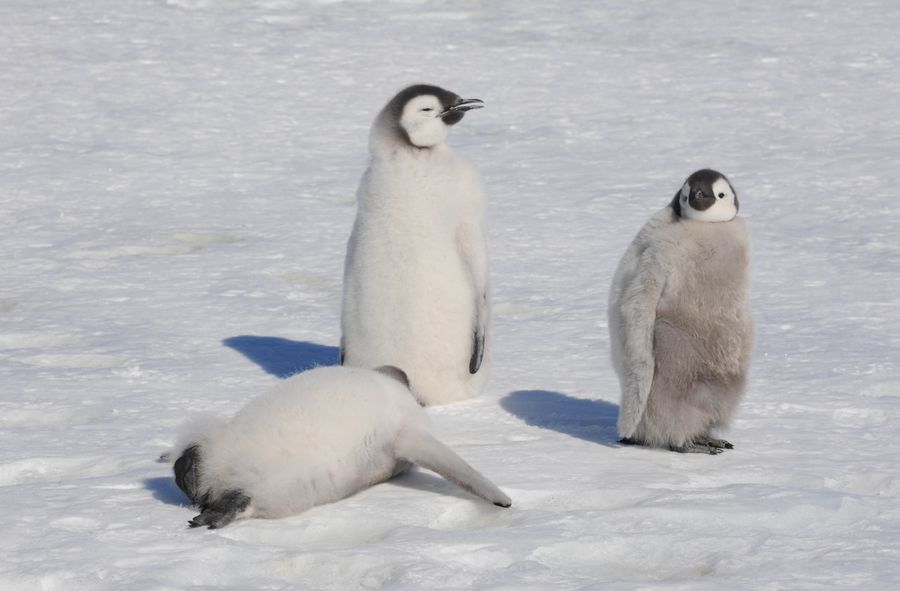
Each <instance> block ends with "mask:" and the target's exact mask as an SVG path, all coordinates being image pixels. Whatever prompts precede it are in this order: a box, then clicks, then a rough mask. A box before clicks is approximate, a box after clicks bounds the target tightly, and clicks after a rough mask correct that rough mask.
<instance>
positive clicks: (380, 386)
mask: <svg viewBox="0 0 900 591" xmlns="http://www.w3.org/2000/svg"><path fill="white" fill-rule="evenodd" d="M176 449H177V450H179V453H178V456H179V457H178V459H177V460H176V461H175V466H174V472H175V482H176V484H177V485H178V487H179V488H180V489H181V490H182V491H184V493H185V494H186V495H187V496H188V498H190V500H191V502H192V503H193V504H194V505H197V506H198V507H199V508H200V511H201V513H200V515H197V516H196V517H194V518H193V519H192V520H191V521H190V525H191V527H198V526H203V525H206V526H209V527H210V528H218V527H222V526H225V525H227V524H228V523H230V522H231V521H232V520H234V519H235V518H245V517H283V516H287V515H293V514H296V513H300V512H302V511H305V510H306V509H309V508H310V507H313V506H315V505H321V504H324V503H331V502H333V501H337V500H339V499H343V498H344V497H348V496H350V495H352V494H354V493H356V492H358V491H360V490H362V489H364V488H367V487H369V486H372V485H374V484H377V483H379V482H383V481H385V480H387V479H389V478H391V477H392V476H395V475H397V474H400V473H402V472H404V471H406V470H407V469H408V468H409V467H410V465H411V464H419V465H421V466H423V467H425V468H428V469H429V470H433V471H435V472H437V473H438V474H440V475H441V476H443V477H444V478H446V479H447V480H449V481H451V482H453V483H454V484H456V485H458V486H460V487H462V488H464V489H465V490H467V491H469V492H471V493H472V494H474V495H477V496H479V497H481V498H483V499H485V500H487V501H489V502H491V503H493V504H495V505H498V506H500V507H509V506H510V504H511V501H510V499H509V497H508V496H506V495H505V494H504V493H503V492H502V491H501V490H500V489H499V488H497V487H496V486H494V484H492V483H491V482H490V481H489V480H488V479H487V478H485V477H484V476H482V475H481V474H480V473H479V472H477V471H476V470H475V469H474V468H472V467H471V466H470V465H469V464H467V463H466V462H465V461H464V460H463V459H462V458H460V457H459V456H458V455H456V454H455V453H454V452H453V451H452V450H451V449H450V448H449V447H447V446H446V445H444V444H443V443H441V442H440V441H438V440H437V439H435V438H434V436H432V435H431V434H430V433H429V423H428V418H427V416H426V415H425V411H424V410H423V409H422V408H421V407H420V406H419V405H418V404H417V403H416V401H415V399H414V398H413V397H412V396H411V395H410V392H409V389H408V388H407V386H406V375H405V374H404V373H403V372H402V371H401V370H399V369H397V368H395V367H381V368H378V369H377V370H375V371H372V370H368V369H361V368H349V367H320V368H316V369H312V370H309V371H306V372H304V373H301V374H298V375H296V376H294V377H291V378H288V379H287V380H285V381H283V382H282V383H281V384H279V385H278V386H277V387H276V388H275V389H273V390H272V391H270V392H269V393H268V394H265V395H263V396H260V397H259V398H256V399H255V400H252V401H251V402H250V403H249V404H247V406H245V407H244V408H243V409H241V410H240V411H239V412H238V413H237V415H235V417H234V418H233V419H232V420H231V421H230V422H227V423H225V422H209V421H207V422H206V423H205V424H194V425H192V426H190V427H189V428H188V429H187V430H186V432H185V433H184V434H183V436H182V437H181V445H179V446H178V447H177V448H176Z"/></svg>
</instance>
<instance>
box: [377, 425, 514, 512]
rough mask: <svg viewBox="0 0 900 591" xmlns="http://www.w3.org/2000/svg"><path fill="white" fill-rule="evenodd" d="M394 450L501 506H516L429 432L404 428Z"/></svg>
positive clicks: (401, 456)
mask: <svg viewBox="0 0 900 591" xmlns="http://www.w3.org/2000/svg"><path fill="white" fill-rule="evenodd" d="M394 452H395V453H396V455H397V456H398V458H400V459H402V460H406V461H408V462H412V463H414V464H418V465H419V466H422V467H423V468H427V469H429V470H431V471H433V472H436V473H438V474H440V475H441V476H443V477H444V478H446V479H447V480H448V481H450V482H452V483H453V484H455V485H457V486H458V487H460V488H462V489H465V490H467V491H469V492H470V493H472V494H473V495H475V496H477V497H481V498H482V499H484V500H486V501H488V502H490V503H493V504H494V505H497V506H498V507H509V506H510V505H512V500H510V498H509V497H508V496H507V495H506V493H504V492H503V491H502V490H500V489H499V488H497V485H495V484H494V483H493V482H491V481H490V480H488V479H487V478H485V477H484V476H483V475H482V474H481V473H480V472H478V470H476V469H475V468H473V467H472V466H470V465H469V464H468V463H467V462H466V461H465V460H463V459H462V458H461V457H459V456H458V455H457V454H456V452H454V451H453V450H452V449H450V448H449V447H447V446H446V445H444V444H443V443H441V442H440V441H438V440H437V439H436V438H435V437H434V436H433V435H432V434H431V433H428V432H427V431H424V430H422V429H411V430H406V431H403V432H402V433H401V434H400V436H399V437H398V438H397V442H396V443H395V444H394Z"/></svg>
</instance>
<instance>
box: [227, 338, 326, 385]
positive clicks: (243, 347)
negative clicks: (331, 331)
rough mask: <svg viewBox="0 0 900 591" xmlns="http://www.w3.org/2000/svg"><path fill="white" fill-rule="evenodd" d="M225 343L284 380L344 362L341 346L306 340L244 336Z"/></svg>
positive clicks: (230, 339)
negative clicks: (320, 367)
mask: <svg viewBox="0 0 900 591" xmlns="http://www.w3.org/2000/svg"><path fill="white" fill-rule="evenodd" d="M222 344H223V345H225V346H226V347H229V348H231V349H234V350H235V351H237V352H238V353H240V354H242V355H243V356H244V357H246V358H247V359H249V360H250V361H252V362H253V363H255V364H257V365H258V366H260V367H261V368H263V369H264V370H265V371H266V372H267V373H270V374H272V375H273V376H275V377H278V378H282V379H283V378H288V377H290V376H292V375H294V374H296V373H300V372H303V371H306V370H308V369H312V368H314V367H318V366H320V365H338V364H339V363H340V361H341V352H340V349H339V348H338V347H329V346H327V345H319V344H318V343H310V342H307V341H291V340H288V339H282V338H279V337H259V336H252V335H242V336H237V337H229V338H227V339H225V340H223V341H222Z"/></svg>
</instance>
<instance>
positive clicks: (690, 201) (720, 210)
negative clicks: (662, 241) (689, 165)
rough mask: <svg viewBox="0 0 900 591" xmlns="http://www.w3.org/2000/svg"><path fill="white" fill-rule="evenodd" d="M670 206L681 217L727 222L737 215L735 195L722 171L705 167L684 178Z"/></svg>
mask: <svg viewBox="0 0 900 591" xmlns="http://www.w3.org/2000/svg"><path fill="white" fill-rule="evenodd" d="M671 206H672V209H673V210H675V215H676V216H678V217H680V218H688V219H692V220H697V221H701V222H730V221H731V220H733V219H734V217H735V216H736V215H737V212H738V198H737V193H735V192H734V187H732V186H731V183H730V182H728V179H727V178H725V175H724V174H722V173H721V172H718V171H715V170H711V169H709V168H704V169H703V170H698V171H697V172H695V173H694V174H692V175H691V176H689V177H688V178H687V180H686V181H684V185H682V187H681V190H680V191H678V192H677V193H676V194H675V198H674V199H672V203H671Z"/></svg>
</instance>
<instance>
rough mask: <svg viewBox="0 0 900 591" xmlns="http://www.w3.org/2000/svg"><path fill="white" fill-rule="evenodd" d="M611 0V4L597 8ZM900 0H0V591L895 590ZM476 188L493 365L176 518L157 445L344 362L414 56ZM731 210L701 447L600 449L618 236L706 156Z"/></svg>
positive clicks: (614, 396) (608, 430) (414, 77)
mask: <svg viewBox="0 0 900 591" xmlns="http://www.w3.org/2000/svg"><path fill="white" fill-rule="evenodd" d="M606 4H609V5H606ZM898 29H900V6H898V4H897V3H896V2H893V1H891V0H877V1H876V0H873V1H861V2H841V1H838V0H826V1H819V2H816V1H813V0H793V1H791V2H757V3H749V2H716V3H713V2H708V3H706V2H700V1H699V0H688V1H685V2H678V3H675V2H666V1H663V0H648V1H644V2H630V3H625V2H622V3H592V2H570V3H544V2H538V1H536V0H497V1H492V2H474V1H471V2H467V1H462V0H440V1H433V2H432V1H420V2H415V1H410V2H399V1H398V2H391V3H380V2H379V3H376V2H371V3H367V2H344V3H341V2H313V1H309V2H307V1H303V0H245V1H238V0H169V1H168V2H165V1H161V0H117V1H113V0H92V1H84V0H82V1H73V2H63V1H57V2H54V1H52V0H41V1H28V0H6V1H4V2H2V3H0V117H2V119H0V216H2V217H0V219H2V224H3V225H2V232H0V253H2V257H0V277H2V282H0V382H2V386H0V388H2V390H0V393H2V400H0V405H2V406H0V427H2V429H0V506H2V508H3V511H2V513H0V530H2V531H3V532H4V535H3V536H2V538H0V589H3V590H7V589H44V590H63V589H65V590H72V589H75V590H82V589H86V590H94V589H98V590H101V589H116V590H118V589H129V590H145V589H146V590H151V589H152V590H157V589H234V590H243V589H379V588H385V589H409V590H414V589H415V590H418V589H469V588H471V589H535V590H545V589H562V590H569V589H611V590H617V589H623V590H624V589H666V590H670V589H672V590H674V589H684V590H704V589H716V590H718V589H762V590H774V589H792V590H794V589H799V590H817V589H900V567H898V564H900V503H898V500H900V475H898V470H897V458H898V456H900V437H898V434H900V427H898V426H897V418H898V414H897V408H898V398H900V367H898V359H900V332H898V331H900V290H898V283H900V282H898V272H900V206H898V202H897V187H898V186H900V168H898V166H897V155H898V153H900V151H898V150H900V116H898V104H900V103H898V95H900V92H898V91H900V64H898V61H900V60H898V57H900V35H897V30H898ZM414 82H429V83H435V84H440V85H444V86H446V87H447V88H450V89H452V90H454V91H456V92H458V93H459V94H461V95H463V96H465V97H477V98H481V99H483V100H484V101H485V103H486V105H487V108H485V109H483V110H480V111H477V112H474V113H470V114H468V115H467V116H466V119H465V120H464V121H463V123H462V124H460V125H459V126H458V127H457V128H456V129H455V130H454V132H453V134H452V136H451V140H450V141H451V143H452V144H453V145H454V146H455V147H456V148H457V149H458V150H460V151H461V152H462V153H464V154H465V155H467V156H468V157H469V158H471V159H472V160H473V161H475V162H476V163H477V165H478V167H479V169H480V170H481V171H482V173H483V175H484V178H485V182H486V186H487V191H488V195H489V201H490V206H489V221H490V240H491V263H492V274H491V277H492V287H493V298H494V306H495V307H494V309H495V324H494V330H495V353H494V369H493V374H492V377H491V380H490V383H489V386H488V389H487V391H486V393H485V394H484V395H483V397H481V398H480V399H478V400H474V401H471V402H465V403H460V404H456V405H451V406H447V407H441V408H435V409H432V410H430V411H429V412H430V414H431V416H432V417H433V418H434V421H435V423H436V428H437V431H438V433H439V435H440V436H441V437H442V438H443V439H444V440H445V441H447V442H448V443H449V444H451V445H453V446H454V447H455V448H456V450H457V451H458V452H459V453H460V454H461V455H463V456H464V457H465V458H466V459H468V460H469V461H471V462H472V464H473V465H475V466H476V467H478V468H479V469H480V470H482V471H483V472H484V473H485V474H486V475H488V476H489V477H490V478H492V479H493V480H494V481H495V482H497V483H498V484H499V485H500V486H501V487H502V488H504V490H506V491H507V492H508V493H509V494H510V495H511V496H512V497H513V500H514V506H513V508H512V509H510V510H500V509H497V508H495V507H491V506H486V505H485V504H484V503H482V502H479V501H478V500H475V499H472V498H471V497H469V496H468V495H466V494H465V493H463V492H461V491H458V490H457V489H456V488H455V487H453V486H452V485H450V484H449V483H446V482H445V481H443V480H441V479H440V478H438V477H437V476H435V475H433V474H431V473H430V472H427V471H417V472H414V473H412V474H410V475H407V476H404V477H401V478H399V479H397V480H395V481H393V482H390V483H386V484H383V485H379V486H377V487H374V488H372V489H370V490H368V491H366V492H364V493H362V494H359V495H357V496H355V497H353V498H351V499H348V500H345V501H343V502H340V503H336V504H333V505H329V506H324V507H319V508H316V509H314V510H312V511H309V512H308V513H305V514H303V515H300V516H297V517H292V518H288V519H282V520H268V521H267V520H251V521H244V522H240V523H237V524H234V525H232V526H229V527H228V528H226V529H223V530H220V531H207V530H203V531H198V530H189V529H187V528H186V527H185V523H186V521H187V520H188V519H189V518H190V517H191V516H193V515H194V512H193V511H192V509H190V508H188V507H187V506H186V504H185V498H184V497H183V495H182V494H181V493H180V492H179V491H178V490H177V489H176V488H175V487H174V484H173V482H172V478H171V474H170V472H169V468H168V467H167V466H166V465H165V464H160V463H157V462H155V458H156V457H157V455H158V454H159V453H160V452H161V451H163V450H164V449H165V448H166V447H167V446H168V445H170V444H171V443H172V440H173V437H174V432H175V429H176V427H177V425H178V424H179V423H180V422H181V421H182V420H183V419H184V418H185V416H187V415H190V414H192V413H195V412H197V411H213V412H216V413H220V414H223V415H228V414H230V413H233V412H234V411H235V410H236V409H238V408H239V407H240V406H241V405H243V404H244V402H245V401H246V400H247V399H248V398H249V397H251V396H254V395H255V394H257V393H259V392H261V391H263V390H264V389H266V388H268V387H269V386H271V385H272V384H274V383H276V382H277V380H278V379H279V378H281V377H284V376H285V375H288V374H290V373H291V372H293V371H296V370H300V369H304V368H308V367H311V366H313V365H315V364H321V363H332V362H334V361H335V360H336V355H337V350H336V348H335V346H336V345H337V342H338V339H339V328H338V316H339V306H340V303H339V294H340V282H341V268H342V263H343V251H344V245H345V241H346V238H347V236H348V235H349V232H350V226H351V224H352V220H353V215H354V192H355V189H356V184H357V181H358V179H359V176H360V175H361V173H362V171H363V169H364V167H365V164H366V158H367V155H366V136H367V131H368V127H369V124H370V123H371V120H372V119H373V118H374V116H375V114H376V113H377V111H378V110H379V109H380V107H381V106H382V105H383V104H384V103H385V102H386V101H387V100H388V99H389V98H390V97H391V96H392V94H393V93H394V92H395V91H397V90H398V89H400V88H401V87H403V86H405V85H406V84H409V83H414ZM707 166H709V167H714V168H717V169H719V170H721V171H722V172H724V173H725V174H727V175H728V176H729V178H730V179H731V180H732V182H733V183H734V185H735V188H736V189H737V192H738V195H739V197H740V199H741V205H742V215H744V216H745V217H746V218H747V221H748V226H749V229H750V232H751V236H752V237H753V242H754V254H755V264H754V289H753V308H754V311H755V316H756V319H757V329H758V342H757V346H756V354H755V359H754V365H753V375H752V380H751V385H750V389H749V393H748V396H747V399H746V403H745V404H744V405H743V407H742V409H741V412H740V414H739V418H738V420H737V421H736V422H735V424H734V426H733V428H732V429H731V431H730V432H729V433H728V434H727V436H728V438H729V439H730V440H731V441H733V442H734V443H735V445H736V449H735V450H733V451H729V452H727V453H725V454H723V455H721V456H718V457H711V456H710V457H706V456H685V455H677V454H672V453H668V452H662V451H652V450H646V449H634V448H621V447H618V446H616V445H615V444H614V440H615V428H614V422H615V417H616V412H617V406H616V403H617V400H618V392H617V385H616V381H615V377H614V375H613V372H612V369H611V367H610V363H609V360H608V356H609V343H608V336H607V330H606V326H605V312H606V311H605V306H606V303H605V302H606V293H607V289H608V287H609V281H610V279H611V277H612V274H613V270H614V268H615V264H616V261H617V260H618V258H619V256H620V255H621V253H622V252H623V251H624V248H625V246H626V245H627V243H628V242H629V241H630V240H631V238H632V237H633V235H634V234H635V233H636V232H637V230H638V229H639V228H640V226H641V225H642V224H643V222H644V221H645V220H646V219H647V218H648V217H649V216H650V215H651V214H652V213H653V212H654V211H656V210H657V209H658V208H659V207H661V206H663V205H664V204H666V203H667V202H668V201H669V199H670V198H671V197H672V195H673V194H674V193H675V192H676V191H677V190H678V189H679V187H681V184H682V182H683V180H684V178H685V177H687V175H688V174H690V173H691V172H692V171H694V170H695V169H698V168H702V167H707Z"/></svg>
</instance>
